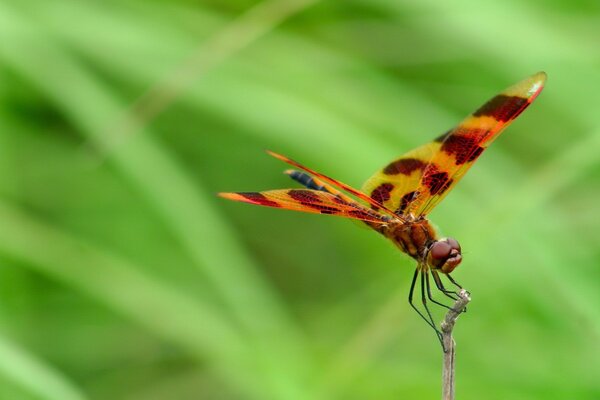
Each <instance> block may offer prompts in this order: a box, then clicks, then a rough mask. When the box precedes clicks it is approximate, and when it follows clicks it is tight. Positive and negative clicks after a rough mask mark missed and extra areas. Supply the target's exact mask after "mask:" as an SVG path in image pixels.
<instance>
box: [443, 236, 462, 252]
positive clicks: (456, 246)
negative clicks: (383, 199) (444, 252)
mask: <svg viewBox="0 0 600 400" xmlns="http://www.w3.org/2000/svg"><path fill="white" fill-rule="evenodd" d="M446 241H447V242H448V244H449V245H450V247H452V248H453V249H456V250H458V251H460V244H458V241H457V240H456V239H454V238H448V239H446Z"/></svg>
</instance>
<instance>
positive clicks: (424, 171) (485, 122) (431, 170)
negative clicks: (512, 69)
mask: <svg viewBox="0 0 600 400" xmlns="http://www.w3.org/2000/svg"><path fill="white" fill-rule="evenodd" d="M545 79H546V74H544V73H543V72H540V73H537V74H535V75H533V76H531V77H529V78H527V79H525V80H523V81H521V82H519V83H517V84H516V85H513V86H511V87H509V88H508V89H506V90H505V91H503V92H502V93H501V94H499V95H497V96H496V97H494V98H492V99H491V100H489V101H488V102H487V103H485V104H484V105H483V106H482V107H480V108H479V109H478V110H477V111H475V112H474V113H473V114H471V115H469V116H468V117H467V118H465V119H464V120H463V121H462V122H461V123H460V124H459V125H458V126H457V127H455V128H454V129H451V130H449V131H448V132H446V133H445V134H443V135H441V136H440V137H438V138H436V139H434V141H432V142H430V143H427V144H425V145H423V146H421V147H418V148H416V149H414V150H412V151H410V152H408V153H406V154H404V155H403V156H401V157H400V158H398V159H397V160H395V161H393V162H391V163H390V164H388V165H387V166H386V167H385V168H383V169H382V170H380V171H378V172H377V173H375V174H374V175H373V176H372V177H371V178H369V179H368V180H367V181H366V182H365V184H364V186H363V191H364V192H365V193H368V194H369V195H370V196H371V198H373V199H374V200H375V201H376V202H377V203H381V204H383V205H385V207H387V208H388V209H391V210H394V212H395V213H396V214H398V215H401V216H408V215H412V216H414V217H418V216H422V215H426V214H428V213H429V212H430V211H431V210H432V209H433V208H434V207H435V206H436V205H437V204H439V202H440V201H441V200H442V199H443V198H444V197H445V196H446V195H447V194H448V193H449V192H450V190H451V189H452V188H453V187H454V185H456V183H458V181H459V180H460V179H461V178H462V177H463V175H464V174H465V173H466V172H467V170H468V169H469V168H470V167H471V166H472V165H473V163H474V162H475V160H476V159H477V158H478V157H479V156H480V155H481V153H482V152H483V151H484V150H485V149H486V148H487V147H488V146H489V145H490V144H491V143H492V141H494V139H495V138H496V137H498V135H499V134H500V133H501V132H502V130H503V129H504V128H505V127H507V126H508V125H509V124H510V123H511V122H512V121H513V120H514V119H515V118H516V117H517V116H518V115H519V114H520V113H521V112H522V111H523V110H525V108H527V106H528V105H529V104H531V102H532V101H533V100H534V99H535V97H536V96H537V95H538V94H539V93H540V91H541V90H542V88H543V85H544V82H545Z"/></svg>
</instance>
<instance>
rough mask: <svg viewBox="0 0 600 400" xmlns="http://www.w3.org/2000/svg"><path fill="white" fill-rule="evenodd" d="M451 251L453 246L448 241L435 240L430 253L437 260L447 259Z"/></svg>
mask: <svg viewBox="0 0 600 400" xmlns="http://www.w3.org/2000/svg"><path fill="white" fill-rule="evenodd" d="M455 242H456V240H455ZM450 251H452V246H451V245H450V244H449V243H448V242H435V243H434V244H433V245H432V246H431V250H430V251H429V254H431V257H432V258H434V259H436V260H445V259H447V258H448V256H450Z"/></svg>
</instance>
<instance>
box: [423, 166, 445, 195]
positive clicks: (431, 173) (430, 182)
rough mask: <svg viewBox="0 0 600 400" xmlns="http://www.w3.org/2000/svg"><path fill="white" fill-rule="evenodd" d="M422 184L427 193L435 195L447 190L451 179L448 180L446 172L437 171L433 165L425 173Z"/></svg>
mask: <svg viewBox="0 0 600 400" xmlns="http://www.w3.org/2000/svg"><path fill="white" fill-rule="evenodd" d="M422 182H423V185H425V186H426V187H427V188H428V189H429V193H431V194H432V195H436V194H442V193H444V192H445V191H446V190H448V188H449V187H450V185H451V184H452V179H449V178H448V173H447V172H443V171H439V169H438V168H437V167H436V166H435V165H430V167H429V169H428V170H427V171H425V175H424V176H423V180H422Z"/></svg>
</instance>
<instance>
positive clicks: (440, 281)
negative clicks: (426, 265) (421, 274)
mask: <svg viewBox="0 0 600 400" xmlns="http://www.w3.org/2000/svg"><path fill="white" fill-rule="evenodd" d="M433 274H434V276H437V279H438V281H439V284H440V286H441V289H440V290H442V291H444V293H445V290H446V288H445V287H444V284H443V283H442V280H441V279H440V277H439V276H438V275H437V272H435V271H433ZM446 276H447V277H448V279H449V280H450V282H452V283H453V284H454V285H456V286H458V287H459V288H461V289H462V286H460V285H459V284H458V283H456V281H455V280H454V279H452V277H451V276H450V275H448V274H446ZM436 285H437V282H436ZM440 286H438V288H439V287H440ZM450 293H452V294H454V295H458V294H457V293H456V292H450ZM455 300H456V299H455ZM462 312H464V313H466V312H467V307H465V308H463V311H462Z"/></svg>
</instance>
